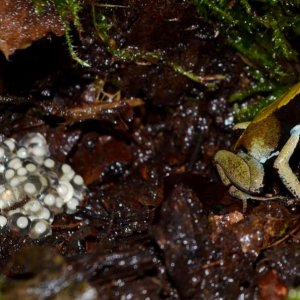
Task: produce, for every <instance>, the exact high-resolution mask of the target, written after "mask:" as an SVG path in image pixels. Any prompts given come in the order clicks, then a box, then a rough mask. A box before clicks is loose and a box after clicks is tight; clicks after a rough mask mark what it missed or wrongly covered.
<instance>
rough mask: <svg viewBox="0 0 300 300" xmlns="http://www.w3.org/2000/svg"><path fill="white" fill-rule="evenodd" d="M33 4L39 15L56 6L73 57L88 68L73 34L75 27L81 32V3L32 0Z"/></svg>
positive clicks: (72, 0)
mask: <svg viewBox="0 0 300 300" xmlns="http://www.w3.org/2000/svg"><path fill="white" fill-rule="evenodd" d="M32 2H33V5H34V7H35V10H36V13H37V14H40V13H41V12H42V11H43V10H44V9H45V8H46V7H47V6H49V5H51V4H52V5H54V7H55V9H56V12H57V14H58V15H59V16H60V18H61V21H62V24H63V27H64V32H65V39H66V43H67V46H68V49H69V53H70V55H71V57H72V58H73V59H74V60H75V61H76V62H78V63H79V64H80V65H82V66H85V67H88V66H89V64H88V63H87V62H86V61H84V60H82V59H81V58H80V57H79V56H78V54H77V52H76V47H75V45H74V42H73V38H72V33H71V31H72V27H73V26H74V27H75V28H76V29H77V31H79V32H80V31H81V23H80V18H79V12H80V11H81V8H82V7H81V2H80V1H79V0H32Z"/></svg>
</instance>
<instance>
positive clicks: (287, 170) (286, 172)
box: [274, 125, 300, 198]
mask: <svg viewBox="0 0 300 300" xmlns="http://www.w3.org/2000/svg"><path fill="white" fill-rule="evenodd" d="M299 136H300V125H296V126H295V127H293V128H292V130H291V136H290V138H289V139H288V141H287V142H286V144H285V145H284V146H283V148H282V150H281V151H280V153H279V155H278V157H277V158H276V160H275V162H274V168H275V169H277V171H278V175H279V177H280V179H281V180H282V182H283V184H284V185H285V186H286V188H287V189H288V190H289V191H290V192H291V193H292V194H293V195H294V196H295V197H297V198H300V182H299V180H298V178H297V176H296V175H295V174H294V173H293V171H292V169H291V167H290V165H289V160H290V158H291V156H292V154H293V153H294V151H295V148H296V146H297V144H298V142H299Z"/></svg>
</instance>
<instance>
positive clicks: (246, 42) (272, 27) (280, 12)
mask: <svg viewBox="0 0 300 300" xmlns="http://www.w3.org/2000/svg"><path fill="white" fill-rule="evenodd" d="M194 4H195V5H196V7H197V10H198V12H199V14H201V15H202V16H206V17H210V18H213V19H214V20H215V21H217V22H218V23H219V24H220V26H221V28H222V30H223V31H224V33H225V34H224V35H225V36H226V38H227V40H228V42H229V43H230V44H231V45H233V46H234V47H235V48H236V49H237V50H238V51H240V52H241V53H242V54H243V55H245V56H246V57H247V59H250V60H251V61H252V62H253V63H254V64H256V65H257V67H259V68H260V69H262V70H263V71H264V72H266V73H267V74H268V76H269V77H271V78H274V79H275V80H277V81H280V80H282V79H283V77H285V76H286V74H287V68H286V62H287V61H289V62H291V61H298V60H297V55H298V52H297V51H296V50H295V49H294V48H293V46H292V45H291V41H292V40H293V39H294V38H295V37H296V36H298V35H299V9H300V1H280V0H264V1H250V0H242V1H226V0H216V1H209V0H194Z"/></svg>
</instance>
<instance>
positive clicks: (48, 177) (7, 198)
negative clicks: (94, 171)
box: [0, 133, 86, 239]
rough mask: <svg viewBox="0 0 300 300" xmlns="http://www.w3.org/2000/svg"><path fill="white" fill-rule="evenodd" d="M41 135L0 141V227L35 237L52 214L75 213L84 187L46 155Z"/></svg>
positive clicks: (45, 229)
mask: <svg viewBox="0 0 300 300" xmlns="http://www.w3.org/2000/svg"><path fill="white" fill-rule="evenodd" d="M49 155H50V153H49V148H48V145H47V143H46V140H45V138H44V137H43V136H42V135H41V134H40V133H29V134H27V135H26V136H25V137H23V139H21V140H20V141H19V142H16V141H15V140H14V139H12V138H8V139H5V140H4V141H3V142H2V143H0V229H1V230H5V229H7V230H10V231H13V232H16V233H19V234H24V235H29V236H30V237H31V238H33V239H38V238H41V237H45V236H47V235H50V234H51V223H52V222H53V218H54V216H55V215H57V214H59V213H63V212H66V213H68V214H72V213H75V212H76V211H77V209H78V207H79V205H80V203H81V202H82V201H83V198H84V193H85V190H86V186H85V184H84V181H83V179H82V177H81V176H80V175H78V174H76V173H75V171H74V170H73V169H72V167H71V166H70V165H68V164H61V163H59V162H56V161H54V160H53V159H52V158H50V156H49Z"/></svg>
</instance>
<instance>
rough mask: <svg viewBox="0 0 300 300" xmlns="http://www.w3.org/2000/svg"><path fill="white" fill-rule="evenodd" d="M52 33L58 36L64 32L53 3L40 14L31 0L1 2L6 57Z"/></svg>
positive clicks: (0, 33)
mask: <svg viewBox="0 0 300 300" xmlns="http://www.w3.org/2000/svg"><path fill="white" fill-rule="evenodd" d="M50 33H54V34H56V35H58V36H61V35H63V33H64V29H63V25H62V23H61V20H60V19H59V17H58V16H57V14H56V13H55V11H54V7H53V5H49V6H45V10H43V11H42V12H41V14H39V15H38V14H37V13H36V12H35V9H34V7H33V4H32V1H30V0H16V1H14V0H3V1H1V2H0V50H1V51H2V52H3V53H4V55H5V56H6V58H9V56H10V55H12V54H13V53H14V52H15V51H16V50H18V49H23V48H27V47H29V46H30V45H31V43H32V42H34V41H36V40H39V39H41V38H43V37H45V36H46V35H48V34H50Z"/></svg>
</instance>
